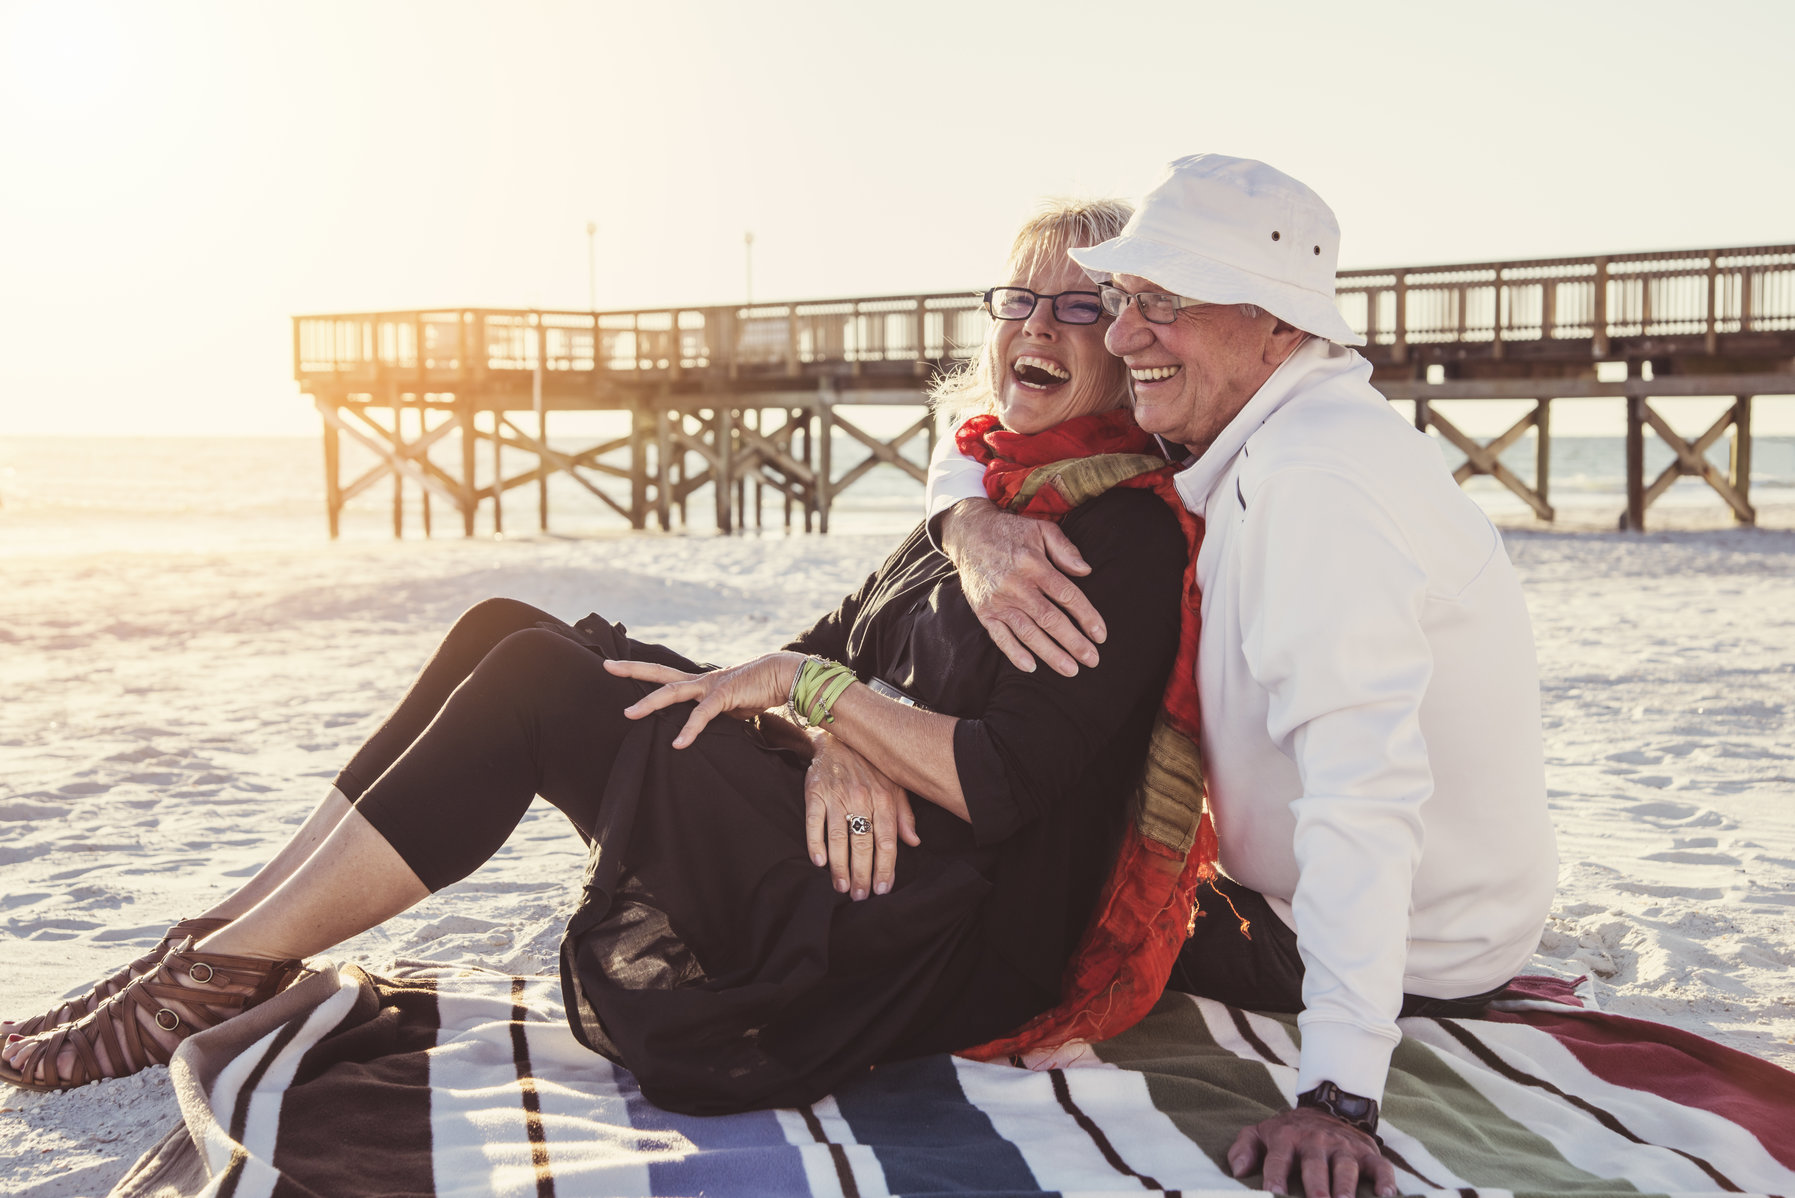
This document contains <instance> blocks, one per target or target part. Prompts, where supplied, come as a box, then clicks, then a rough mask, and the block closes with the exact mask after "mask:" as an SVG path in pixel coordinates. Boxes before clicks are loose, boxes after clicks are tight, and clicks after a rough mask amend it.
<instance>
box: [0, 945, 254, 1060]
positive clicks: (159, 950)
mask: <svg viewBox="0 0 1795 1198" xmlns="http://www.w3.org/2000/svg"><path fill="white" fill-rule="evenodd" d="M230 922H231V921H230V920H228V919H183V920H182V921H181V922H180V923H177V924H176V925H175V926H174V927H172V928H170V929H168V931H167V932H165V933H164V934H163V936H162V939H161V941H160V942H158V943H157V945H156V947H155V948H152V949H151V950H150V951H149V952H147V953H145V954H143V956H141V957H139V958H137V960H135V961H133V962H131V963H130V964H129V965H127V966H125V967H124V968H123V969H121V970H119V971H118V972H117V973H115V974H113V975H112V976H111V977H109V978H106V979H104V980H103V981H99V982H96V983H94V987H93V989H91V990H89V991H88V992H87V993H86V994H83V995H82V996H81V997H79V998H71V999H69V1000H68V1001H67V1002H65V1003H63V1004H62V1005H61V1006H60V1007H57V1008H56V1009H55V1010H53V1011H45V1012H44V1013H43V1014H42V1015H33V1016H32V1017H31V1018H30V1019H27V1020H25V1021H24V1022H23V1023H12V1024H0V1036H26V1037H30V1036H35V1035H37V1034H38V1033H39V1032H49V1031H55V1030H56V1029H57V1028H59V1027H61V1026H62V1025H63V1024H65V1023H74V1022H75V1021H76V1020H77V1019H82V1018H84V1017H86V1016H88V1015H91V1014H93V1013H94V1011H95V1010H97V1009H98V1008H99V1005H100V1004H101V1003H103V1002H105V1001H106V1000H107V999H109V998H111V997H112V996H113V995H114V994H117V993H118V992H119V991H120V990H123V989H124V988H125V987H126V986H128V985H130V984H131V983H132V981H134V980H135V979H137V978H140V977H142V976H143V975H144V974H146V973H148V972H149V971H150V970H152V969H154V968H156V966H158V965H160V964H162V958H164V957H166V956H168V954H169V953H171V952H173V951H174V950H175V948H176V947H177V946H178V945H179V944H180V943H181V942H182V941H183V940H185V939H187V937H189V936H191V937H193V938H194V939H195V940H200V939H203V938H205V937H207V936H210V935H211V934H212V933H213V932H216V931H217V930H218V929H219V928H222V927H224V926H225V925H226V924H228V923H230Z"/></svg>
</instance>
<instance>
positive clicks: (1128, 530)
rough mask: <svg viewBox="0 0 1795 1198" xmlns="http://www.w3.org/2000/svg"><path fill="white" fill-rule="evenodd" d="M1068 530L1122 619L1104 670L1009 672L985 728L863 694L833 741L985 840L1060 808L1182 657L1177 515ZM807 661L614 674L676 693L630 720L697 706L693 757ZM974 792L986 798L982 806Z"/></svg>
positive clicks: (849, 703) (1156, 508)
mask: <svg viewBox="0 0 1795 1198" xmlns="http://www.w3.org/2000/svg"><path fill="white" fill-rule="evenodd" d="M1066 524H1067V529H1068V532H1069V533H1071V534H1073V535H1074V536H1075V539H1077V540H1078V541H1080V542H1081V550H1082V552H1083V553H1084V555H1085V557H1086V560H1088V561H1090V562H1091V563H1092V572H1091V574H1090V575H1089V576H1088V577H1087V578H1085V579H1083V580H1081V582H1080V584H1079V585H1080V587H1081V589H1083V590H1084V592H1085V593H1086V596H1087V597H1088V598H1089V599H1090V600H1091V601H1092V603H1093V604H1095V605H1096V606H1097V607H1098V609H1099V610H1106V611H1110V612H1112V613H1114V618H1112V621H1111V641H1112V644H1111V648H1110V652H1108V653H1106V654H1105V668H1103V669H1100V670H1081V671H1079V673H1078V674H1076V675H1074V676H1073V677H1070V678H1067V677H1062V676H1060V675H1057V674H1054V673H1052V672H1051V671H1046V670H1040V671H1031V672H1024V671H1021V670H1017V669H1016V668H1015V667H1014V666H1012V665H1010V664H1009V663H1008V662H1001V663H1000V664H999V665H998V667H997V668H998V676H997V678H996V680H995V682H994V685H993V687H992V690H991V695H990V700H989V702H988V704H987V707H986V710H985V711H984V712H983V713H982V714H981V715H980V717H979V718H976V719H963V720H962V719H955V718H953V717H951V716H945V715H941V714H938V713H935V712H929V711H924V710H921V709H919V708H915V707H910V706H908V705H905V704H903V703H899V702H897V701H896V700H893V699H888V698H885V697H884V696H882V695H879V694H877V693H875V692H873V691H872V690H871V689H870V688H868V687H866V686H864V685H861V684H859V683H856V684H854V685H852V686H850V687H849V688H848V689H847V690H846V691H845V692H843V694H842V696H841V697H840V698H839V699H837V700H836V703H835V708H834V716H835V722H834V723H833V724H831V725H830V731H831V732H832V733H834V734H835V735H837V736H839V737H840V738H841V739H842V740H843V741H845V742H846V743H847V744H848V745H849V746H850V747H851V748H853V749H855V750H856V751H857V752H859V753H861V754H862V755H864V756H865V757H866V758H867V759H868V760H869V761H871V762H872V763H873V765H875V766H876V767H877V768H878V769H879V770H881V771H882V772H884V773H886V774H887V775H889V776H890V777H891V779H892V780H893V781H895V782H897V783H899V784H900V785H902V786H904V787H905V788H907V789H908V790H910V791H911V792H913V793H915V794H916V795H918V796H920V797H922V798H924V799H926V800H928V801H929V802H931V803H934V804H935V805H937V806H939V807H941V808H942V809H943V810H946V811H949V812H951V813H952V814H954V815H955V816H958V817H959V818H960V819H963V820H967V821H968V822H969V823H971V824H972V825H973V832H974V835H975V836H976V837H977V838H978V839H979V840H980V841H981V842H984V843H990V842H992V841H996V840H1001V839H1003V838H1004V837H1006V836H1008V835H1010V834H1011V833H1012V832H1014V831H1015V830H1016V829H1017V828H1019V827H1021V826H1022V825H1024V824H1026V823H1028V822H1029V821H1030V820H1032V819H1034V818H1037V817H1038V816H1040V815H1041V814H1042V813H1044V812H1045V811H1048V810H1051V809H1052V808H1053V807H1054V806H1055V805H1056V804H1057V803H1059V802H1060V801H1061V798H1062V796H1063V795H1065V794H1066V793H1068V791H1069V788H1072V787H1074V786H1075V785H1076V783H1077V780H1078V778H1079V777H1080V776H1081V774H1082V773H1083V771H1084V770H1085V769H1086V768H1087V766H1088V765H1089V763H1090V762H1091V761H1092V760H1093V759H1094V757H1095V756H1096V755H1097V754H1098V753H1100V752H1102V751H1103V750H1104V749H1105V748H1106V747H1107V746H1108V745H1109V744H1110V742H1111V741H1112V739H1113V737H1114V736H1115V735H1116V733H1117V732H1118V731H1119V730H1120V729H1121V727H1122V726H1123V725H1124V724H1125V723H1126V721H1127V720H1128V718H1129V716H1130V714H1131V713H1132V712H1134V711H1136V710H1138V707H1139V704H1140V703H1142V702H1145V701H1150V700H1153V699H1157V697H1158V693H1159V691H1158V687H1159V685H1160V683H1161V681H1162V680H1163V679H1164V677H1165V672H1166V669H1167V668H1168V666H1169V665H1170V663H1171V660H1172V656H1173V653H1174V650H1175V649H1176V646H1177V641H1178V606H1179V604H1178V598H1179V591H1180V586H1179V583H1180V580H1181V578H1182V576H1183V557H1184V553H1183V537H1182V535H1181V534H1180V533H1179V531H1178V526H1177V522H1176V520H1175V519H1174V518H1173V516H1172V514H1171V513H1170V512H1169V511H1167V510H1166V509H1165V507H1164V506H1163V505H1162V504H1161V503H1160V501H1159V500H1158V499H1157V498H1155V497H1154V496H1152V495H1150V494H1147V493H1145V492H1140V491H1136V492H1130V493H1127V494H1118V495H1114V496H1111V497H1106V498H1105V499H1104V500H1099V501H1097V502H1096V503H1093V504H1090V505H1087V507H1085V508H1081V509H1080V510H1079V511H1078V512H1076V513H1074V514H1073V515H1072V516H1071V517H1068V519H1067V522H1066ZM801 661H802V658H801V657H800V655H799V654H797V653H794V652H789V651H787V652H780V653H773V654H768V655H767V656H765V657H761V658H756V659H755V660H754V661H751V662H747V663H744V664H743V665H740V666H734V667H731V668H730V669H727V670H718V671H714V672H712V673H709V674H705V675H703V676H701V677H692V676H689V675H685V674H681V673H679V672H678V671H675V670H671V669H668V668H667V667H664V666H656V665H653V664H651V663H646V662H623V661H612V662H607V663H606V665H607V668H608V669H610V670H611V671H612V672H614V673H618V674H625V675H628V676H630V677H634V678H640V679H643V680H646V681H651V682H659V683H662V684H664V685H663V686H662V687H661V689H659V690H657V691H654V692H652V693H651V694H649V695H646V696H644V697H643V698H642V699H641V700H639V701H638V702H637V703H636V704H634V705H632V706H631V707H630V708H629V709H628V710H627V714H629V715H630V716H631V717H632V718H641V717H642V716H645V715H648V714H649V713H650V712H652V711H657V710H660V709H662V708H665V707H669V706H671V705H672V704H675V703H682V702H688V701H689V702H693V703H695V704H696V706H695V707H694V709H693V711H692V713H691V715H690V717H689V718H688V719H687V721H686V724H685V726H684V727H683V728H682V729H681V730H680V732H679V735H678V736H677V737H675V739H674V742H673V743H674V746H675V747H676V748H684V747H685V746H687V745H689V744H691V743H692V741H693V740H694V739H695V738H696V737H697V735H698V731H699V730H700V729H701V728H703V727H704V725H705V724H706V723H708V722H709V721H710V720H711V719H713V718H714V717H715V716H717V715H720V714H723V713H725V712H735V713H736V714H738V715H743V716H746V715H751V714H753V713H755V712H758V711H760V710H763V709H765V708H767V707H770V706H773V705H774V704H777V703H779V702H782V701H783V700H784V699H785V697H786V695H787V694H788V693H789V691H790V688H791V683H792V678H793V676H794V674H795V673H796V671H797V668H798V666H799V664H800V663H801ZM1148 692H1151V693H1150V694H1149V693H1148ZM969 789H976V790H977V791H978V792H979V793H978V794H976V795H973V796H971V800H972V801H971V802H969V796H968V793H967V792H968V790H969Z"/></svg>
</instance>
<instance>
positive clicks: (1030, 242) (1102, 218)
mask: <svg viewBox="0 0 1795 1198" xmlns="http://www.w3.org/2000/svg"><path fill="white" fill-rule="evenodd" d="M1133 214H1134V208H1133V206H1132V205H1130V204H1129V203H1128V202H1127V201H1125V200H1071V199H1059V198H1055V199H1048V200H1043V201H1041V204H1040V206H1039V207H1038V208H1037V209H1036V210H1035V214H1034V215H1033V216H1032V217H1030V218H1029V219H1028V221H1027V222H1026V223H1025V224H1024V225H1023V226H1022V228H1021V229H1020V230H1018V231H1017V233H1016V240H1015V242H1014V244H1012V245H1011V246H1010V257H1009V273H1008V276H1007V278H1006V280H1005V281H1006V282H1007V281H1009V280H1011V279H1026V278H1028V277H1029V276H1030V275H1032V274H1033V273H1034V272H1035V271H1037V270H1039V269H1041V268H1043V267H1052V266H1057V265H1059V264H1060V263H1061V262H1064V261H1065V260H1066V251H1067V250H1071V249H1078V248H1080V247H1082V246H1087V245H1096V244H1097V243H1098V242H1101V241H1108V240H1109V239H1110V238H1112V237H1116V236H1119V235H1120V234H1121V232H1122V226H1123V225H1125V224H1127V223H1128V218H1129V217H1130V216H1132V215H1133ZM994 342H995V339H994V338H991V337H987V338H986V339H985V346H984V348H983V349H982V350H980V351H979V355H978V357H976V358H973V359H972V360H971V361H969V362H967V363H966V364H965V365H963V366H961V367H959V368H958V369H956V370H954V371H952V372H950V373H948V374H945V375H943V376H941V377H940V378H939V379H937V380H936V381H935V382H934V384H933V385H931V386H930V387H929V406H930V407H932V408H933V409H934V410H935V415H936V416H937V417H938V418H940V419H943V420H945V421H946V422H948V423H949V424H958V423H959V422H960V421H962V420H964V419H965V418H966V417H968V416H971V415H974V414H976V413H979V412H991V411H994V410H996V406H997V363H996V359H995V350H994Z"/></svg>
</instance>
